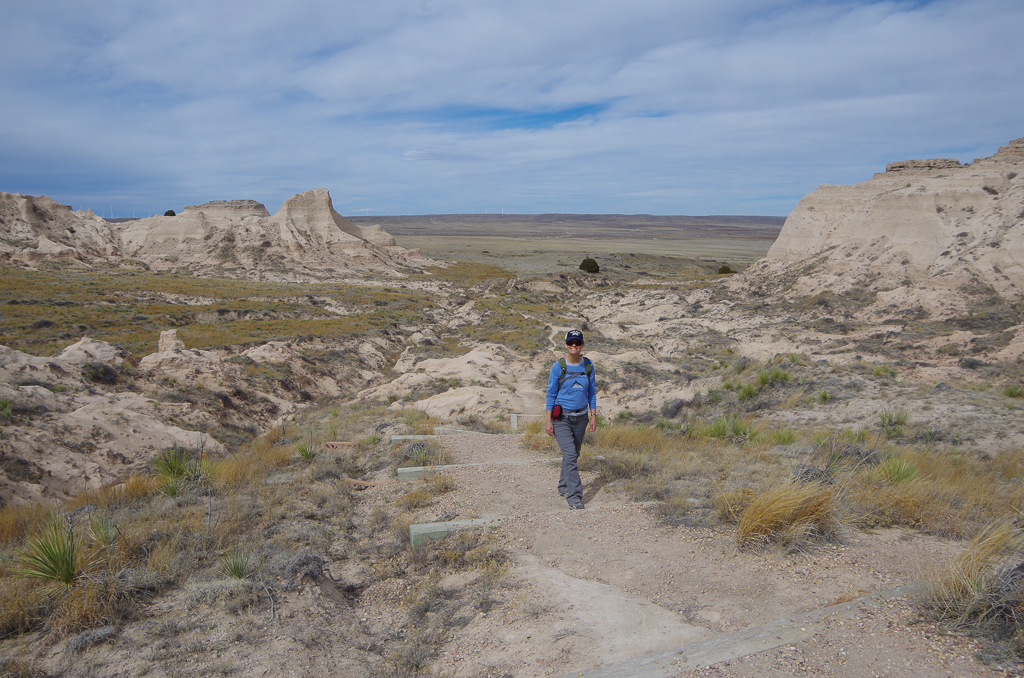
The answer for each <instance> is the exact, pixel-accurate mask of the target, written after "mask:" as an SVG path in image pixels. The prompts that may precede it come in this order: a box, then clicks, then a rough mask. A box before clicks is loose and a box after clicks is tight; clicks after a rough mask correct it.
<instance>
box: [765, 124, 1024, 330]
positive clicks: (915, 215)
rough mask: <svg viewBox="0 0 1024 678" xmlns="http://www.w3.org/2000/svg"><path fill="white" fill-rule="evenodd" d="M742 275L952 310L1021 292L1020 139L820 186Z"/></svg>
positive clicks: (881, 305) (777, 285)
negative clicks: (991, 150)
mask: <svg viewBox="0 0 1024 678" xmlns="http://www.w3.org/2000/svg"><path fill="white" fill-rule="evenodd" d="M745 282H746V284H749V285H752V286H754V287H758V286H761V287H766V288H767V289H769V290H770V291H771V290H773V289H774V290H784V291H786V292H787V293H789V294H790V295H794V296H803V295H814V294H818V293H820V292H825V291H831V292H833V293H836V294H841V293H844V292H848V291H850V290H852V289H856V288H862V289H867V290H869V291H872V292H877V293H878V295H877V301H876V302H875V304H874V310H876V311H882V310H883V309H891V308H893V307H898V308H909V307H918V306H920V307H923V308H924V309H925V310H927V311H928V312H930V313H932V314H937V315H944V314H953V313H958V312H962V311H963V310H965V308H967V306H968V305H969V303H970V301H969V293H970V292H980V293H985V294H992V293H993V292H994V293H997V294H999V295H1001V296H1002V297H1005V298H1018V297H1020V296H1021V295H1022V293H1024V139H1016V140H1014V141H1011V142H1010V144H1009V145H1008V146H1004V147H1002V148H1000V149H999V151H998V152H997V153H996V154H995V155H994V156H992V157H990V158H981V159H978V160H975V161H974V162H973V163H970V164H967V165H961V164H960V163H959V162H958V161H956V160H952V159H946V158H941V159H930V160H909V161H903V162H894V163H891V164H889V165H888V167H887V168H886V171H885V172H881V173H878V174H876V175H875V176H874V177H873V178H872V179H870V180H868V181H865V182H863V183H860V184H856V185H853V186H832V185H827V184H826V185H823V186H820V187H819V188H818V189H817V190H815V191H813V192H812V193H810V194H808V195H807V196H806V197H804V199H803V200H801V201H800V203H799V204H798V205H797V206H796V208H795V209H794V210H793V212H792V214H790V215H789V218H788V219H787V220H786V224H785V226H784V227H783V229H782V232H781V233H780V234H779V237H778V239H777V240H776V242H775V244H774V245H773V246H772V247H771V249H770V250H769V251H768V254H767V256H766V257H765V259H763V260H762V261H761V262H759V263H758V264H757V265H755V266H753V267H751V269H749V270H748V272H747V274H746V276H745Z"/></svg>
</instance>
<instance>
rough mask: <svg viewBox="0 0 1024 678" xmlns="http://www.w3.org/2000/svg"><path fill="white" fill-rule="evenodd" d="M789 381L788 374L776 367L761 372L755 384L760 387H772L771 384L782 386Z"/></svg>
mask: <svg viewBox="0 0 1024 678" xmlns="http://www.w3.org/2000/svg"><path fill="white" fill-rule="evenodd" d="M789 380H790V376H789V372H786V371H785V370H780V369H779V368H778V367H773V368H772V369H770V370H762V371H761V373H760V374H758V375H757V383H758V384H760V385H761V386H762V387H768V386H772V385H773V384H782V383H785V382H787V381H789Z"/></svg>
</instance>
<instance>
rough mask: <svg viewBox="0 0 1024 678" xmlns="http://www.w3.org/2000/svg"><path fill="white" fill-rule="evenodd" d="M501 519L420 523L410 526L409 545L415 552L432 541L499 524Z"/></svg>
mask: <svg viewBox="0 0 1024 678" xmlns="http://www.w3.org/2000/svg"><path fill="white" fill-rule="evenodd" d="M500 520H501V518H469V519H467V520H449V521H447V522H443V523H419V524H418V525H410V526H409V543H410V545H411V546H412V549H413V550H414V551H415V550H416V549H417V548H419V547H420V545H422V544H424V543H426V542H427V541H429V540H430V539H441V538H442V537H447V536H448V535H449V534H451V533H452V532H455V531H456V530H463V529H465V528H467V527H477V526H479V525H487V524H489V523H496V522H499V521H500Z"/></svg>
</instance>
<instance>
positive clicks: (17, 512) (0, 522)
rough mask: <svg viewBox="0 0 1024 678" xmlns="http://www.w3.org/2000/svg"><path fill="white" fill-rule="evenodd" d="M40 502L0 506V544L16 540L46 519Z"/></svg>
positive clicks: (45, 512)
mask: <svg viewBox="0 0 1024 678" xmlns="http://www.w3.org/2000/svg"><path fill="white" fill-rule="evenodd" d="M46 514H47V510H46V507H44V506H43V505H42V504H35V503H32V504H13V505H12V504H9V505H7V506H4V507H3V508H0V544H8V543H11V542H14V541H18V540H19V539H21V538H22V537H24V536H25V535H26V534H28V533H29V532H33V531H35V530H36V529H37V528H38V527H39V526H41V525H42V524H43V521H44V520H45V519H46Z"/></svg>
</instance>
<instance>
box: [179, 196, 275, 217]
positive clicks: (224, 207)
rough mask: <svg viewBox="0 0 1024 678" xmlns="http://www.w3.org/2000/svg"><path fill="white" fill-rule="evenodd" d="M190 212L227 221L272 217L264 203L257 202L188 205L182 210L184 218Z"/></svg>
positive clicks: (214, 202) (234, 201) (216, 201)
mask: <svg viewBox="0 0 1024 678" xmlns="http://www.w3.org/2000/svg"><path fill="white" fill-rule="evenodd" d="M190 212H193V213H194V212H202V213H203V214H205V215H206V216H207V217H220V218H227V219H244V218H245V217H257V218H260V219H264V218H266V217H269V216H270V212H268V211H267V208H266V207H265V206H264V205H263V203H260V202H256V201H255V200H211V201H210V202H204V203H203V204H202V205H186V206H185V209H184V210H182V213H181V214H182V216H186V215H188V214H189V213H190Z"/></svg>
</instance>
